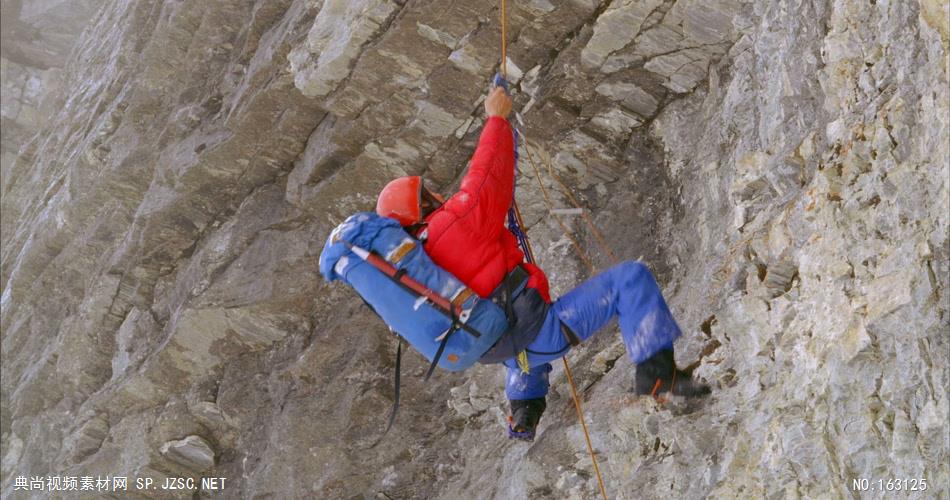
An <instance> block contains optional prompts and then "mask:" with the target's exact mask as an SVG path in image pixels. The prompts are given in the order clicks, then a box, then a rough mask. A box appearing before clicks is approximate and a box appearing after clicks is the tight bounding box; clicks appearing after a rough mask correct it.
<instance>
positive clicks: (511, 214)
mask: <svg viewBox="0 0 950 500" xmlns="http://www.w3.org/2000/svg"><path fill="white" fill-rule="evenodd" d="M507 10H508V9H507V4H506V1H505V0H501V75H496V76H495V81H496V82H498V81H499V80H501V82H504V83H507V79H508V42H507V31H508V13H507ZM499 76H500V78H499ZM503 87H504V88H505V90H506V91H507V90H508V88H507V85H503ZM512 129H513V130H515V129H514V127H512ZM527 150H528V148H527V142H525V151H527ZM529 154H530V153H529ZM514 159H515V171H516V172H517V165H518V133H517V131H516V130H515V132H514ZM552 173H553V169H552ZM540 181H541V179H540V173H538V183H539V184H541V182H540ZM542 189H544V188H543V185H542ZM545 197H546V195H545ZM571 198H572V200H573V197H571ZM575 208H580V207H575ZM588 220H589V219H588ZM508 221H509V225H508V228H509V230H510V231H511V232H512V233H513V234H514V235H515V237H516V238H517V239H518V243H519V244H520V245H521V248H522V250H523V251H524V254H525V259H526V260H527V261H528V262H529V263H534V252H533V251H532V250H531V243H530V242H529V241H528V236H527V235H526V234H525V232H524V231H523V230H522V228H523V227H524V220H523V219H522V217H521V211H520V210H519V209H518V202H517V201H516V200H515V198H514V192H513V191H512V200H511V209H510V210H509V211H508ZM558 221H559V222H560V218H558ZM561 225H562V227H564V226H563V223H562V224H561ZM572 239H573V237H572ZM576 246H577V247H578V248H579V246H580V245H576ZM591 267H592V266H591ZM527 358H528V355H527V353H526V352H525V351H522V352H521V353H520V354H519V355H518V358H517V360H518V365H519V366H520V367H521V369H522V370H523V371H528V370H530V366H528V359H527ZM561 360H562V361H563V362H564V373H565V375H566V376H567V381H568V383H569V384H570V386H571V396H572V397H573V399H574V408H576V409H577V418H578V420H580V422H581V428H582V429H583V430H584V439H585V440H586V442H587V452H588V453H589V454H590V458H591V462H592V463H593V466H594V473H595V474H596V475H597V484H598V486H599V487H600V494H601V496H602V497H603V498H604V500H607V490H606V489H605V488H604V479H603V477H602V476H601V474H600V467H599V466H598V464H597V455H596V454H595V453H594V446H593V444H591V441H590V433H589V432H588V430H587V423H586V422H585V419H584V411H583V409H582V408H581V401H580V398H579V397H578V396H577V387H576V386H575V385H574V376H573V375H572V374H571V368H570V366H569V365H568V363H567V357H566V356H563V357H561ZM526 368H527V369H526ZM509 430H511V429H510V426H509Z"/></svg>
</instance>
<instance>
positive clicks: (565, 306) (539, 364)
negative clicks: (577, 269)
mask: <svg viewBox="0 0 950 500" xmlns="http://www.w3.org/2000/svg"><path fill="white" fill-rule="evenodd" d="M615 316H616V317H617V322H618V323H619V325H620V335H621V336H623V342H624V344H625V345H626V347H627V355H628V356H629V357H630V361H632V362H633V363H635V364H636V363H641V362H643V361H645V360H647V359H649V358H650V357H651V356H653V355H654V354H655V353H656V352H657V351H660V350H662V349H672V348H673V341H674V340H676V338H677V337H679V336H680V329H679V327H678V326H677V325H676V321H675V320H674V319H673V315H672V314H671V313H670V309H669V307H668V306H667V305H666V301H665V300H663V294H662V293H661V292H660V287H659V286H657V284H656V280H655V279H654V278H653V274H652V273H650V270H649V269H647V267H646V266H645V265H643V264H642V263H640V262H638V261H627V262H622V263H620V264H617V265H616V266H614V267H611V268H610V269H608V270H606V271H604V272H602V273H600V274H598V275H597V276H594V277H593V278H591V279H589V280H587V281H585V282H584V283H582V284H581V285H580V286H578V287H576V288H574V289H573V290H571V291H570V292H568V293H567V294H566V295H564V296H563V297H561V298H559V299H558V300H557V301H556V302H555V303H554V304H553V305H552V306H551V307H550V308H549V309H548V314H547V317H546V318H545V320H544V325H543V326H542V327H541V331H540V332H539V333H538V336H537V338H535V340H534V341H533V342H532V343H531V344H529V345H528V347H527V349H526V351H527V353H528V364H529V365H530V366H531V371H530V372H529V373H524V372H522V370H521V368H520V367H519V366H518V362H517V361H516V360H515V359H514V358H512V359H509V360H507V361H505V362H504V364H505V367H507V369H508V375H507V377H505V394H506V395H507V396H508V399H535V398H540V397H544V396H545V395H546V394H547V393H548V373H550V372H551V364H550V361H553V360H555V359H557V358H560V357H561V356H564V355H565V354H567V351H569V350H570V348H571V345H570V343H568V341H567V338H566V337H565V335H564V333H563V332H562V331H561V322H563V323H564V324H565V325H567V326H568V327H569V328H570V329H571V330H572V331H573V332H574V333H575V334H576V335H577V337H578V338H579V339H580V340H581V341H585V340H587V339H589V338H590V337H591V336H592V335H594V333H595V332H597V331H598V330H600V329H601V328H603V327H604V326H606V325H607V323H609V322H610V320H611V319H613V318H614V317H615Z"/></svg>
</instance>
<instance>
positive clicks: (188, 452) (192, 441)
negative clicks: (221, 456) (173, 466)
mask: <svg viewBox="0 0 950 500" xmlns="http://www.w3.org/2000/svg"><path fill="white" fill-rule="evenodd" d="M161 452H162V455H164V456H165V457H167V458H168V459H169V460H171V461H173V462H175V463H177V464H178V465H181V466H183V467H185V468H187V469H191V470H194V471H196V472H202V471H206V470H209V469H211V468H212V467H214V450H213V449H212V448H211V445H210V444H208V442H207V441H205V440H204V439H203V438H202V437H200V436H188V437H186V438H184V439H180V440H177V441H168V442H167V443H165V444H163V445H162V448H161Z"/></svg>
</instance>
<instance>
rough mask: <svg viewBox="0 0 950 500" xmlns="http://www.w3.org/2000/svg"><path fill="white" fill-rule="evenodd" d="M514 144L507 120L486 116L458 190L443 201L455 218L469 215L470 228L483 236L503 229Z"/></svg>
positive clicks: (512, 183)
mask: <svg viewBox="0 0 950 500" xmlns="http://www.w3.org/2000/svg"><path fill="white" fill-rule="evenodd" d="M514 147H515V146H514V138H513V136H512V132H511V126H510V125H508V121H507V120H505V119H504V118H502V117H500V116H492V117H490V118H489V119H488V121H487V122H485V128H484V129H483V130H482V135H481V137H480V138H479V140H478V147H477V148H476V149H475V154H474V155H473V156H472V162H471V164H470V165H469V168H468V173H467V174H465V177H464V178H463V179H462V184H461V186H459V192H458V193H456V194H455V195H454V196H452V197H451V198H449V200H448V201H447V202H446V206H445V208H446V209H448V210H451V211H452V212H455V214H456V215H457V216H459V218H464V217H466V216H468V217H470V218H469V219H468V222H469V224H470V227H471V230H472V231H473V232H475V233H476V234H478V235H480V236H481V237H483V238H496V237H497V236H498V233H499V231H503V230H504V228H505V215H506V214H507V213H508V207H510V206H511V198H512V196H513V195H514V187H515V154H514Z"/></svg>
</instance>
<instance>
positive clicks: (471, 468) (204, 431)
mask: <svg viewBox="0 0 950 500" xmlns="http://www.w3.org/2000/svg"><path fill="white" fill-rule="evenodd" d="M69 4H70V8H72V9H74V10H72V11H71V12H72V15H65V14H64V13H63V12H64V11H63V9H64V8H65V7H64V5H65V3H63V2H57V1H52V0H49V1H40V0H37V1H32V2H31V1H27V0H24V1H23V2H13V1H10V2H8V1H4V2H3V3H2V7H3V42H4V45H3V53H2V65H3V66H2V68H3V74H2V81H0V83H2V86H3V87H2V88H3V100H2V117H3V131H4V133H3V141H2V165H0V166H2V180H0V189H2V199H0V208H2V220H0V231H2V242H0V243H2V244H0V283H2V297H0V306H2V313H0V327H2V357H3V363H2V390H0V417H2V419H0V424H2V425H0V427H2V428H0V431H2V438H0V444H2V449H3V452H2V453H3V456H2V476H0V481H2V486H3V493H2V495H3V498H18V496H17V493H14V492H12V485H13V481H14V478H16V477H18V476H28V477H29V476H46V475H60V476H64V475H65V476H97V475H102V476H105V475H110V476H122V475H124V476H128V477H130V478H135V477H151V478H153V479H154V480H155V481H156V482H159V483H160V482H161V481H162V480H163V478H166V477H202V476H215V477H225V478H227V481H226V482H225V486H226V489H227V490H226V491H225V492H224V493H225V494H227V496H228V497H229V498H314V497H316V498H486V499H487V498H551V497H554V498H592V497H596V496H597V495H598V488H597V481H596V478H595V477H594V475H593V467H592V462H591V459H590V458H589V456H588V455H587V452H586V447H585V443H584V435H583V432H582V430H581V426H580V424H579V423H578V421H577V417H576V415H575V413H574V408H573V404H572V401H571V395H570V390H569V388H568V387H567V384H566V381H565V377H564V371H563V368H562V366H561V365H560V364H555V371H554V372H553V373H552V374H551V381H552V389H551V394H550V395H549V398H548V410H547V412H546V414H545V416H544V418H543V419H542V422H541V426H540V433H539V436H538V439H537V440H536V441H535V442H533V443H531V444H526V443H521V442H517V443H516V442H513V441H509V440H507V439H506V437H505V433H504V428H503V422H504V418H505V415H506V414H507V411H508V408H507V403H506V401H505V399H504V394H503V391H502V389H501V388H502V383H503V373H502V369H501V368H499V367H497V366H481V365H479V366H477V367H475V368H473V369H472V370H469V371H467V372H465V373H461V374H458V373H438V374H437V376H434V377H433V379H432V380H430V382H429V383H427V384H423V383H422V381H421V375H422V374H423V373H424V371H425V369H426V367H427V364H428V363H427V362H426V361H425V360H424V359H422V357H421V356H419V355H417V354H414V353H413V354H407V355H406V356H405V357H404V359H403V377H402V378H403V386H402V396H401V397H402V399H401V410H400V414H399V416H398V419H397V421H396V424H395V426H394V427H393V429H392V430H391V431H390V433H389V434H388V435H387V436H385V437H384V438H383V439H380V435H381V433H382V430H383V428H384V427H385V418H386V414H387V412H388V411H389V408H390V405H391V403H392V400H393V389H392V372H393V368H394V353H395V341H394V340H393V337H392V336H391V334H389V332H388V330H387V328H386V327H385V326H384V325H382V324H381V323H380V322H379V320H378V319H377V318H376V317H375V316H374V315H373V314H372V313H371V312H370V311H369V310H368V309H367V308H366V307H364V306H363V305H362V303H361V302H360V301H359V299H358V298H357V296H356V295H354V293H353V292H352V291H351V290H349V289H346V288H345V287H343V286H337V285H334V286H330V285H328V284H326V283H324V282H323V281H322V279H321V278H320V277H319V275H318V273H317V269H316V263H317V257H318V254H319V251H320V249H321V248H322V244H323V240H324V238H325V237H326V235H327V234H328V233H329V231H330V229H331V228H333V227H334V226H335V225H336V224H338V223H339V222H341V221H342V220H343V219H344V218H345V217H346V216H348V215H349V214H351V213H353V212H355V211H358V210H367V209H370V208H371V207H372V206H373V204H374V202H375V195H376V193H377V192H378V190H379V189H380V188H381V187H382V186H383V185H384V184H385V183H386V182H387V181H388V180H389V179H391V178H393V177H396V176H401V175H424V176H426V178H427V179H429V180H430V181H431V182H432V183H433V184H434V185H436V186H439V187H440V188H441V189H442V190H443V191H445V192H451V191H452V190H453V189H454V188H455V187H457V184H458V181H459V179H460V178H461V176H462V175H463V174H464V170H465V166H466V160H467V159H468V157H470V155H471V153H472V151H473V149H474V147H475V144H476V141H477V139H478V135H479V132H480V130H481V124H482V121H483V113H482V109H481V108H482V104H481V100H482V99H483V98H484V96H485V93H486V90H487V84H488V81H489V79H490V77H491V75H492V74H493V73H494V71H496V70H497V67H498V63H499V57H500V56H499V47H498V45H499V37H500V28H499V24H498V9H497V5H495V3H494V2H457V1H456V2H453V1H447V0H446V1H443V0H436V1H431V2H422V1H415V0H407V1H393V0H358V1H335V0H266V1H265V0H257V1H236V0H215V1H205V0H201V1H198V0H185V1H180V2H162V1H158V0H110V1H106V2H69ZM508 4H509V33H508V36H509V47H508V50H509V52H508V56H509V64H508V67H509V70H510V75H511V80H512V82H513V83H514V85H513V94H514V97H515V102H516V106H515V107H516V109H517V110H519V111H520V115H521V117H520V119H519V120H515V121H516V122H517V123H518V124H519V128H520V129H521V132H522V134H521V135H522V138H524V139H526V141H527V145H529V146H530V148H527V147H525V145H524V144H523V145H522V147H521V151H520V153H521V163H520V169H521V174H520V176H519V178H518V185H517V196H518V201H519V204H520V206H521V210H522V212H523V215H524V218H525V223H526V226H527V227H528V234H529V237H530V238H531V240H532V242H533V244H534V246H535V253H536V254H537V257H538V260H539V261H540V264H541V266H542V267H543V268H544V269H546V271H547V272H548V275H549V278H550V279H551V284H552V292H553V294H554V295H558V294H563V293H565V292H567V291H568V290H570V289H571V288H572V287H573V286H574V285H576V284H578V283H579V282H580V281H582V280H583V279H585V278H586V277H587V276H588V275H589V271H588V267H587V265H586V264H585V262H590V263H591V264H592V265H593V266H594V267H595V268H597V269H603V268H604V267H606V266H609V265H610V263H611V262H610V258H609V256H608V255H607V252H606V251H604V250H601V249H599V248H598V245H596V244H595V242H596V241H597V240H598V239H599V238H602V239H603V240H604V243H605V244H606V246H607V247H608V248H610V249H611V251H612V253H614V254H616V255H617V256H618V257H619V258H622V259H638V258H639V259H642V260H643V261H644V262H646V263H647V264H648V265H649V266H650V267H651V269H652V270H653V271H654V273H655V274H656V275H657V277H658V280H659V281H660V283H661V285H662V286H663V288H664V292H665V294H666V295H667V297H668V300H669V302H670V305H671V307H672V309H673V311H674V314H675V315H676V317H677V318H678V321H679V322H680V325H681V327H682V328H683V331H684V335H683V337H682V338H681V339H680V340H679V341H678V342H677V360H678V362H679V364H680V365H683V366H685V365H688V364H691V363H694V362H695V364H696V374H697V376H699V377H701V378H703V379H705V380H706V381H708V382H709V383H711V384H712V386H713V387H714V392H713V395H712V396H711V397H710V398H708V399H706V400H703V401H700V402H685V401H678V400H673V401H671V402H669V403H667V404H665V405H662V406H661V405H657V404H656V403H655V402H654V401H653V400H652V399H649V398H638V397H636V396H635V395H634V394H632V393H631V392H630V389H631V387H632V383H633V374H634V368H633V366H632V365H631V364H630V363H629V361H628V360H627V359H626V358H625V357H624V353H623V346H622V343H619V342H618V338H619V336H618V334H617V332H616V329H615V327H612V328H610V329H607V330H605V331H604V332H602V333H601V334H599V335H597V336H595V337H594V339H592V340H591V341H590V342H588V343H587V344H585V345H583V346H582V347H580V348H578V349H576V350H574V351H573V352H572V353H571V354H570V355H569V356H568V361H569V362H570V363H571V368H572V371H573V372H574V377H575V379H576V381H577V383H578V388H579V390H580V391H581V397H582V399H583V404H584V409H585V411H586V416H587V424H588V427H589V429H590V431H591V439H592V441H593V445H594V447H595V449H596V450H597V453H598V458H599V462H600V468H601V471H602V472H603V475H604V479H605V482H606V488H607V491H608V493H609V495H610V496H611V497H612V498H652V497H669V496H673V497H677V498H699V497H704V496H712V497H718V498H750V497H751V498H757V497H770V498H772V497H775V498H779V497H793V498H797V497H807V498H813V497H827V496H830V497H834V498H849V497H858V496H864V495H866V494H859V493H856V492H854V491H853V490H852V489H851V488H852V480H853V479H859V478H867V479H871V480H876V479H885V480H886V479H888V478H908V479H911V478H913V479H917V480H925V481H926V484H927V486H928V490H927V491H926V492H924V493H919V495H920V498H928V497H937V498H947V497H948V495H950V491H948V489H947V484H950V468H948V467H950V466H948V465H947V464H948V463H950V432H948V421H950V416H948V405H950V400H948V392H947V387H948V386H950V372H948V369H950V360H948V356H950V319H948V309H950V298H948V293H950V290H948V288H950V247H948V245H950V238H948V227H950V220H948V219H950V175H948V168H950V167H948V162H950V86H948V80H950V5H948V3H947V1H946V0H908V1H904V2H894V1H890V2H885V1H877V2H868V1H864V0H788V1H778V0H770V1H755V2H753V1H742V0H734V1H728V0H715V1H699V0H612V1H594V0H572V1H564V2H553V1H546V0H526V1H509V2H508ZM24 33H28V34H30V35H29V36H26V35H23V34H24ZM535 167H537V168H538V169H539V171H540V174H541V175H540V178H541V181H540V182H541V183H542V185H543V186H544V188H545V190H546V191H547V192H548V193H549V194H550V195H551V197H552V203H553V206H551V207H549V206H548V205H547V204H546V203H545V199H544V196H543V195H542V190H541V189H540V187H539V185H538V181H537V180H536V179H535V173H534V168H535ZM552 174H555V175H556V176H552ZM568 189H569V190H570V191H567V190H568ZM571 198H574V199H576V200H577V201H578V203H579V204H580V205H581V206H582V208H583V209H584V210H585V214H587V215H589V216H590V217H591V219H592V220H593V221H594V222H595V223H596V224H597V226H598V227H599V228H600V232H599V233H594V232H592V231H591V230H590V229H589V228H588V226H587V225H586V224H585V219H584V217H583V216H581V215H578V214H577V213H576V212H574V211H572V210H563V209H572V208H574V207H573V204H572V202H571ZM552 208H553V209H555V210H554V212H555V213H556V214H558V217H560V218H561V223H559V222H558V220H557V219H556V218H555V215H554V214H552V211H551V209H552ZM562 224H563V226H562ZM565 229H566V230H567V233H570V234H572V235H574V236H575V237H576V238H577V239H579V240H580V241H581V242H583V243H584V248H582V249H580V250H579V251H578V249H576V248H574V247H573V245H572V242H571V238H570V237H568V234H566V233H565ZM137 494H141V495H143V496H156V497H166V498H192V497H193V494H194V492H191V491H187V492H180V491H178V492H176V491H164V492H162V491H151V492H138V493H137ZM219 494H220V493H219Z"/></svg>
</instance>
